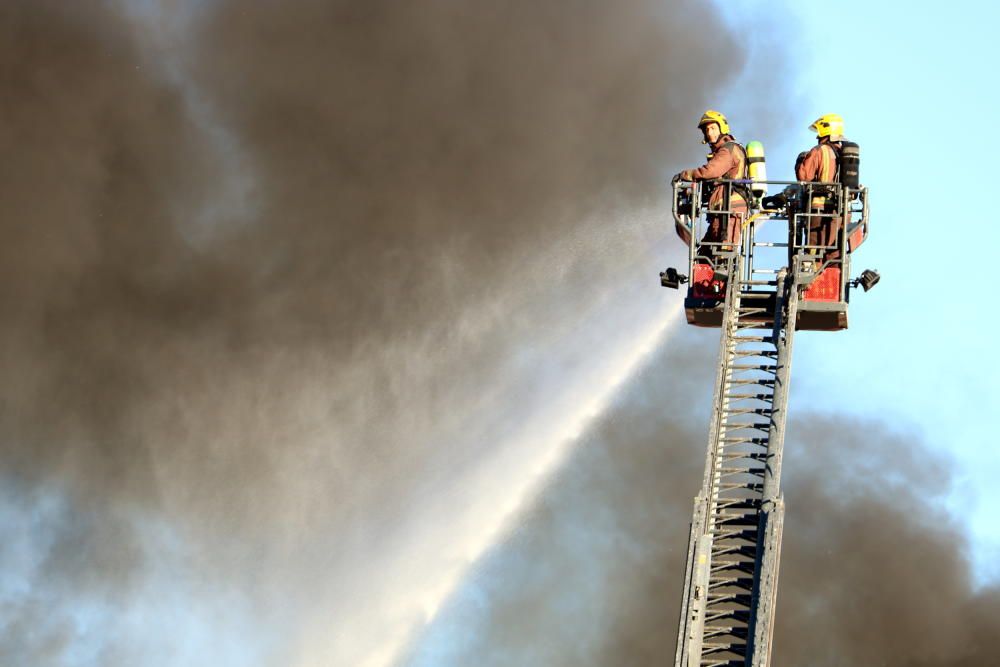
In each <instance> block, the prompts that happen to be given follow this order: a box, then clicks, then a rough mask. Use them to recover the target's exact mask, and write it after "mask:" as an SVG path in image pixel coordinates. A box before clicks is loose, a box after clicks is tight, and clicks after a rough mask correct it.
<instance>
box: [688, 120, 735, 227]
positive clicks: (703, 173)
mask: <svg viewBox="0 0 1000 667" xmlns="http://www.w3.org/2000/svg"><path fill="white" fill-rule="evenodd" d="M680 176H681V178H682V179H684V180H689V181H711V180H714V179H717V178H723V179H741V178H746V177H747V161H746V151H745V150H744V148H743V146H741V145H740V144H738V143H736V140H735V139H734V138H733V136H732V135H730V134H724V135H722V136H721V137H719V138H718V140H717V141H716V142H715V143H714V144H712V154H711V155H710V156H709V158H708V162H706V163H705V164H703V165H702V166H700V167H698V168H697V169H686V170H684V171H682V172H681V174H680ZM742 189H743V188H727V187H725V186H724V185H721V184H720V185H717V186H716V187H715V188H713V189H712V194H711V195H710V196H709V200H708V207H709V210H720V209H726V208H730V209H737V208H739V209H745V208H746V196H745V194H744V193H743V192H741V190H742ZM727 190H729V191H730V196H731V200H730V202H729V205H728V206H727V205H726V202H725V198H726V191H727Z"/></svg>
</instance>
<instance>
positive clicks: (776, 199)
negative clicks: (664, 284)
mask: <svg viewBox="0 0 1000 667" xmlns="http://www.w3.org/2000/svg"><path fill="white" fill-rule="evenodd" d="M769 190H770V191H772V192H775V194H773V195H771V196H766V192H767V191H769ZM713 195H714V196H713ZM710 200H711V204H710ZM868 212H869V208H868V188H867V187H865V186H861V187H858V188H851V187H847V186H844V185H842V184H841V183H830V182H823V183H814V182H803V181H753V180H750V179H740V180H729V179H719V180H713V181H694V182H692V181H675V182H674V183H673V203H672V213H673V218H674V223H675V226H676V229H677V233H678V235H680V236H681V238H682V239H684V240H685V242H686V243H687V245H688V275H692V272H693V268H694V264H695V263H707V264H709V265H711V266H712V267H713V268H717V266H718V263H719V260H720V259H723V258H727V257H730V256H732V254H733V253H734V252H742V253H743V255H744V257H745V258H746V261H745V262H744V268H743V272H744V275H743V276H741V277H742V278H745V279H749V278H750V277H751V276H752V275H753V274H754V273H771V272H774V271H776V270H778V269H779V268H780V266H767V267H764V266H760V265H759V264H760V262H757V261H756V258H755V255H756V254H757V253H756V251H757V250H758V249H774V248H787V258H785V262H784V264H783V265H784V266H791V257H792V256H794V255H797V254H807V255H815V256H816V258H817V262H821V264H820V266H819V270H822V269H825V268H827V267H829V266H840V268H841V269H842V270H841V281H842V283H843V284H842V285H841V287H842V288H843V287H845V286H846V282H847V281H848V274H849V255H850V253H851V252H852V251H853V250H856V249H857V247H858V246H860V245H861V244H862V243H864V241H865V239H867V238H868ZM713 219H714V220H715V221H717V222H718V223H719V224H722V225H723V228H725V226H726V225H730V224H738V225H739V226H740V235H739V237H740V238H739V244H740V246H741V247H734V246H733V244H730V243H727V242H726V241H725V240H721V241H720V240H715V241H702V239H703V237H704V235H705V232H706V231H707V229H708V228H709V225H710V224H711V223H712V222H713ZM765 224H767V225H768V227H769V228H770V229H771V230H772V233H773V229H774V226H775V225H784V227H785V233H784V234H782V233H781V232H777V235H778V236H777V238H785V239H787V240H785V241H774V240H772V241H766V240H765V241H762V240H758V231H759V230H760V229H761V228H762V227H763V225H765ZM831 229H836V234H835V235H834V238H833V239H829V236H830V230H831ZM810 230H812V231H813V232H814V235H820V236H823V237H826V239H825V240H826V241H828V242H820V240H817V239H813V241H812V242H810V238H809V236H810ZM822 232H825V233H822ZM772 259H773V258H772ZM841 293H842V294H844V293H846V292H844V291H843V290H842V291H841Z"/></svg>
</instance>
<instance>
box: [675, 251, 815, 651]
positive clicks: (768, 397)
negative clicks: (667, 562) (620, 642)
mask: <svg viewBox="0 0 1000 667" xmlns="http://www.w3.org/2000/svg"><path fill="white" fill-rule="evenodd" d="M796 264H797V263H796ZM729 276H730V279H729V281H728V286H727V292H726V303H725V312H724V315H723V322H722V336H721V341H720V354H719V369H718V374H717V377H716V388H715V407H714V409H713V414H712V423H711V433H710V437H709V445H708V453H707V458H706V462H705V475H704V479H703V483H702V489H701V492H700V493H699V495H698V496H697V497H696V498H695V501H694V518H693V520H692V523H691V534H690V539H689V544H688V555H687V567H686V571H685V586H684V598H683V602H682V607H681V617H680V628H679V632H678V641H677V655H676V663H675V664H676V666H677V667H705V666H711V667H718V666H722V665H732V666H735V665H743V666H753V667H766V665H767V664H768V660H769V657H770V644H771V629H772V619H773V616H774V602H775V593H776V589H777V574H778V556H779V552H780V547H781V527H782V518H783V514H784V503H783V499H782V496H781V493H780V487H779V484H780V475H781V454H782V444H783V441H784V430H785V413H786V408H787V397H788V380H789V376H790V366H791V358H792V354H791V353H792V340H793V335H794V329H795V326H794V322H795V315H796V308H797V304H798V290H797V289H796V287H795V279H794V278H795V274H794V273H790V272H788V271H785V270H781V271H780V272H778V273H777V274H771V275H770V278H771V279H770V280H751V279H749V277H745V276H744V271H743V257H742V254H737V255H735V257H734V258H732V259H731V260H729ZM750 277H752V276H750ZM788 323H792V324H791V325H788Z"/></svg>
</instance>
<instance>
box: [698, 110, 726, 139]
mask: <svg viewBox="0 0 1000 667" xmlns="http://www.w3.org/2000/svg"><path fill="white" fill-rule="evenodd" d="M709 123H718V124H719V130H720V131H721V132H722V133H723V134H729V121H728V120H726V117H725V116H723V115H722V114H721V113H719V112H718V111H712V110H711V109H709V110H708V111H706V112H705V113H703V114H702V115H701V120H699V121H698V129H699V130H700V129H701V128H703V127H704V126H705V125H708V124H709Z"/></svg>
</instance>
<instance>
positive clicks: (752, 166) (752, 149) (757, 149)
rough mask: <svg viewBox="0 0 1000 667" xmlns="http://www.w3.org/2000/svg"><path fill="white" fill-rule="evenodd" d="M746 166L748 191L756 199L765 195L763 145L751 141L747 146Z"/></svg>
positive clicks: (765, 176)
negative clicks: (749, 181) (748, 176)
mask: <svg viewBox="0 0 1000 667" xmlns="http://www.w3.org/2000/svg"><path fill="white" fill-rule="evenodd" d="M747 165H748V170H749V172H750V180H751V181H753V183H751V184H750V189H751V190H753V194H754V196H755V197H756V198H757V199H760V198H761V197H763V196H764V195H766V194H767V183H763V182H762V181H766V180H767V167H766V165H765V163H764V144H762V143H760V142H759V141H751V142H749V143H748V144H747Z"/></svg>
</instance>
